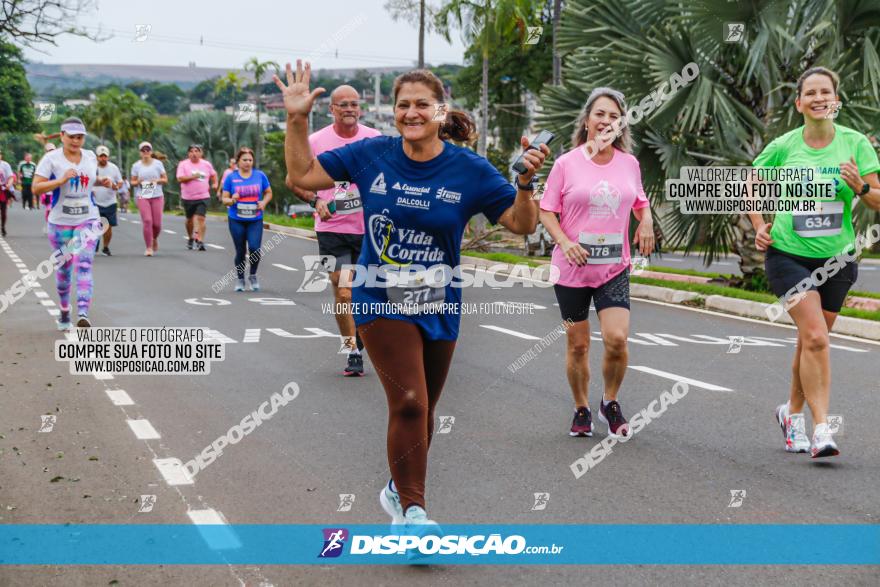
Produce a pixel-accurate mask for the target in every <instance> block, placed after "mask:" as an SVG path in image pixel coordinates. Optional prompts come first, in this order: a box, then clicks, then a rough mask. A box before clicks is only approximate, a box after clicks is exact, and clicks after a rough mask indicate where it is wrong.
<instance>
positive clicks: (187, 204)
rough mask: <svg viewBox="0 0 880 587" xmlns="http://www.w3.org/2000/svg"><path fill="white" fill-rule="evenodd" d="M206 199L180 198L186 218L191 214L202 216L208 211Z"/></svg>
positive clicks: (191, 215) (190, 216)
mask: <svg viewBox="0 0 880 587" xmlns="http://www.w3.org/2000/svg"><path fill="white" fill-rule="evenodd" d="M208 200H209V198H205V199H203V200H181V202H183V211H184V212H186V217H187V218H192V217H193V216H204V215H206V214H207V213H208Z"/></svg>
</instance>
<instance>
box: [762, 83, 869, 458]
mask: <svg viewBox="0 0 880 587" xmlns="http://www.w3.org/2000/svg"><path fill="white" fill-rule="evenodd" d="M839 83H840V80H839V78H838V76H837V74H836V73H834V72H833V71H831V70H829V69H826V68H824V67H812V68H810V69H808V70H807V71H805V72H804V73H803V74H801V76H800V78H798V81H797V99H796V100H795V107H796V108H797V111H798V112H799V113H800V114H801V115H802V116H803V119H804V124H803V126H800V127H798V128H796V129H794V130H792V131H790V132H787V133H785V134H784V135H782V136H781V137H779V138H777V139H775V140H774V141H772V142H771V143H770V144H769V145H767V146H766V147H765V148H764V150H763V151H761V154H760V155H758V157H757V158H756V159H755V161H754V163H753V165H754V166H755V167H795V168H813V169H816V170H817V173H818V177H820V178H822V179H826V180H827V179H833V180H834V184H835V186H836V188H837V193H836V198H835V200H834V201H830V202H829V201H823V202H822V203H821V207H822V210H821V211H820V212H818V213H804V214H793V213H791V212H787V213H783V212H779V213H777V214H776V216H775V217H774V219H773V222H765V221H764V218H763V216H762V215H761V214H749V219H750V220H751V222H752V226H754V228H755V231H756V234H755V246H756V247H757V248H758V250H760V251H767V254H766V257H765V259H764V269H765V273H766V275H767V281H768V282H769V283H770V289H772V290H773V293H774V295H776V296H778V297H780V298H782V297H784V296H786V294H787V292H789V291H791V290H792V289H793V288H796V287H797V285H798V284H799V283H800V282H802V281H804V280H806V282H807V283H810V284H811V286H810V288H809V290H808V291H806V292H804V293H803V297H802V299H799V300H792V301H794V302H795V303H794V305H793V306H791V307H789V308H788V313H789V315H790V316H791V319H792V320H793V321H794V323H795V325H796V326H797V330H798V339H797V347H796V348H795V352H794V362H793V363H792V369H791V371H792V380H791V389H790V391H789V400H788V402H787V403H784V404H782V405H780V406H777V408H776V421H777V422H778V423H779V426H780V427H781V428H782V433H783V435H784V436H785V450H786V451H788V452H795V453H798V452H807V451H809V452H810V455H811V456H812V458H820V457H831V456H836V455H838V454H840V450H839V448H838V447H837V443H836V442H834V438H833V435H832V433H831V432H830V429H829V427H828V423H827V419H828V406H829V404H830V401H831V356H830V352H829V344H830V340H829V333H830V332H831V329H832V327H833V326H834V321H835V320H836V319H837V315H838V314H839V313H840V309H841V308H842V307H843V303H844V301H845V300H846V296H847V293H848V292H849V289H850V288H851V287H852V285H853V284H854V283H855V282H856V279H857V278H858V270H859V266H858V261H857V260H856V258H855V254H854V251H855V249H856V246H855V241H856V235H855V230H854V229H853V220H852V209H853V206H854V204H855V202H856V201H857V200H858V199H861V201H862V202H863V203H864V205H865V206H868V207H869V208H871V209H872V210H880V180H878V179H877V172H878V170H880V161H878V159H877V153H876V151H874V148H873V147H872V146H871V142H870V141H869V140H868V138H867V137H866V136H865V135H863V134H862V133H860V132H858V131H855V130H853V129H851V128H847V127H845V126H841V125H839V124H835V122H834V117H835V114H836V112H837V110H838V109H839V107H840V96H838V94H837V88H838V85H839ZM851 253H852V254H851ZM838 255H842V257H840V258H841V259H842V260H843V261H845V262H846V263H845V265H844V266H843V268H842V269H840V270H839V271H837V272H835V273H834V274H832V273H831V272H830V271H826V279H824V280H822V281H821V282H819V283H817V281H819V279H815V278H814V277H813V275H817V276H818V274H814V273H813V272H814V271H816V270H817V269H819V268H820V267H822V266H823V265H825V262H826V261H827V260H828V259H830V258H832V257H836V256H838ZM818 277H821V276H818ZM804 402H806V404H807V405H808V406H809V407H810V412H811V413H812V415H813V436H812V439H809V438H808V437H807V435H806V420H805V418H804Z"/></svg>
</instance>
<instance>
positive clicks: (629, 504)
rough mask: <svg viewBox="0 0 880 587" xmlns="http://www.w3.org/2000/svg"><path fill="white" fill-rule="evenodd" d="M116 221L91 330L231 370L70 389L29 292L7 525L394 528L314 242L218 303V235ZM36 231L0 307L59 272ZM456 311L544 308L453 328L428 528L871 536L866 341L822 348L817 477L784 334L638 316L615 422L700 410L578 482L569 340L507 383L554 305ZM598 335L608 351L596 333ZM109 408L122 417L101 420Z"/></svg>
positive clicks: (282, 581) (851, 578)
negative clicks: (160, 336) (279, 404)
mask: <svg viewBox="0 0 880 587" xmlns="http://www.w3.org/2000/svg"><path fill="white" fill-rule="evenodd" d="M121 217H123V218H125V220H124V221H122V222H120V226H119V227H118V228H117V229H116V230H115V231H114V239H113V243H112V245H111V248H112V250H113V256H112V257H103V256H99V257H98V258H97V259H96V262H95V282H96V289H95V295H94V303H93V307H92V312H91V318H92V321H93V324H94V325H96V326H161V325H173V326H199V327H208V328H211V329H213V330H214V331H216V333H215V336H217V337H220V338H223V339H225V340H226V342H227V343H228V344H227V345H226V348H227V355H228V356H227V358H226V360H225V361H223V362H220V363H214V364H213V366H212V369H211V373H210V375H208V376H202V377H196V376H161V377H160V376H152V377H149V376H116V377H115V378H114V379H112V380H98V379H96V378H95V377H93V376H72V375H70V374H69V373H68V368H67V364H66V363H62V362H58V361H56V360H55V358H54V351H53V344H54V341H55V340H56V339H58V338H59V337H60V336H61V335H60V334H59V333H58V332H57V331H56V330H55V327H54V322H53V317H52V316H51V315H50V314H49V312H51V311H53V310H55V309H56V308H55V306H54V305H53V304H50V303H49V302H52V301H53V300H54V301H55V302H57V296H56V294H55V288H54V283H53V280H52V278H51V277H50V278H49V279H47V280H44V281H42V282H41V287H42V289H41V290H37V291H38V292H39V291H42V292H45V294H48V295H47V296H46V295H44V296H40V295H39V294H38V293H36V292H30V293H28V294H27V295H26V296H25V297H24V298H22V299H21V300H19V301H18V302H17V303H15V304H14V305H13V306H12V307H11V308H10V309H8V310H6V311H5V312H4V313H2V314H0V349H2V352H0V370H2V371H0V372H2V373H3V376H2V379H0V434H2V436H0V462H2V464H3V466H2V471H3V474H2V475H0V523H3V524H24V523H54V524H58V523H67V522H71V523H120V524H121V523H152V524H166V523H167V524H170V523H181V524H182V523H189V522H190V521H193V520H205V519H221V520H226V521H228V522H229V523H232V524H245V523H247V524H260V523H292V524H294V523H321V524H328V525H331V524H353V523H386V522H387V516H385V514H384V513H383V512H382V510H381V508H380V506H379V504H378V503H377V501H376V499H375V496H376V494H377V493H378V491H379V489H380V488H381V487H382V484H383V483H384V482H385V481H386V479H387V477H388V472H387V461H386V456H385V426H386V418H387V412H386V403H385V398H384V394H383V392H382V390H381V387H380V385H379V381H378V379H377V378H376V376H375V373H374V372H373V370H372V367H371V365H370V362H369V360H367V361H366V369H367V375H366V376H365V377H364V378H360V379H346V378H344V377H342V375H341V370H342V367H343V366H344V356H343V355H338V354H336V352H337V349H338V347H339V342H338V337H337V336H336V335H335V332H336V331H335V322H334V321H333V318H332V316H331V315H329V314H326V313H324V312H323V311H322V304H325V303H328V302H330V295H329V293H327V292H324V293H297V292H296V289H297V287H298V286H299V285H300V283H301V281H302V278H303V268H304V266H303V261H302V257H303V255H309V254H315V253H316V249H317V246H316V243H315V242H314V241H311V240H309V239H303V238H297V237H286V238H283V239H282V240H280V243H279V244H278V245H277V246H276V247H275V248H274V249H273V250H272V251H271V252H270V253H268V254H267V255H266V256H265V258H264V260H263V263H262V266H261V269H260V276H261V282H262V286H263V291H261V292H259V293H258V294H255V293H251V292H245V293H235V292H233V291H231V288H230V287H227V288H226V289H225V290H223V291H220V292H219V293H215V292H214V291H212V288H211V286H212V284H214V283H215V282H216V281H217V280H218V279H220V278H221V277H222V276H223V275H224V274H225V273H227V272H228V271H229V270H231V269H232V255H233V249H232V244H231V241H230V238H229V235H228V231H227V230H226V228H225V225H224V222H223V221H222V219H215V218H212V219H210V221H209V230H208V234H207V242H209V243H210V244H212V245H214V246H213V247H211V248H209V250H208V251H206V252H195V251H187V250H186V249H185V247H184V240H183V234H184V230H183V219H182V218H180V217H176V216H168V217H166V219H165V225H164V228H165V229H166V230H170V231H173V234H171V233H165V234H163V235H162V237H161V238H160V243H161V247H160V249H159V252H158V255H157V256H156V257H154V258H150V259H148V258H144V257H143V256H142V254H143V242H142V240H141V237H140V226H139V225H137V224H134V222H133V221H135V220H137V216H136V215H131V214H129V215H127V216H121ZM41 219H42V214H40V215H39V216H38V215H37V213H28V212H24V211H21V210H20V209H17V210H14V211H13V212H12V216H11V218H10V223H9V229H8V230H9V236H8V237H7V238H6V239H5V242H6V243H7V244H8V245H9V247H10V248H11V250H12V251H13V255H15V256H17V257H18V258H19V259H20V261H19V265H16V264H15V263H14V262H13V258H11V257H10V255H9V254H7V253H6V252H3V251H0V276H2V278H0V288H2V289H0V291H5V290H6V289H7V288H8V287H9V286H10V285H11V284H12V282H13V281H15V280H16V279H18V277H19V274H20V272H19V269H25V270H30V269H34V268H35V267H36V266H37V265H38V264H39V263H40V262H41V261H42V260H44V259H46V258H47V257H48V255H49V253H50V249H49V247H48V244H47V242H46V239H45V236H44V235H42V234H40V226H41V222H40V220H41ZM273 234H274V233H270V232H266V233H265V235H264V242H266V241H267V239H269V238H272V236H273ZM279 238H280V237H279ZM20 265H24V268H22V267H21V266H20ZM293 269H295V270H293ZM464 301H465V302H472V303H478V304H479V303H483V304H493V303H495V304H496V305H495V306H494V307H495V308H502V309H503V308H507V309H508V311H513V306H505V305H504V302H508V301H509V302H516V303H531V304H533V306H532V313H530V314H521V313H507V314H503V313H493V314H488V313H482V314H478V315H473V316H468V317H465V318H464V320H463V323H462V329H461V338H460V340H459V343H458V347H457V349H456V353H455V358H454V361H453V365H452V369H451V372H450V375H449V378H448V381H447V384H446V387H445V391H444V396H443V397H442V398H441V400H440V403H439V406H438V409H437V414H438V416H439V417H441V418H448V417H449V416H452V417H454V423H452V426H451V430H450V431H449V432H447V433H443V434H437V435H436V437H435V439H434V443H433V446H432V451H431V457H430V463H429V474H428V485H427V487H428V492H427V500H428V511H429V513H430V514H431V517H432V518H434V519H436V520H438V521H440V522H441V523H443V522H445V523H511V524H516V523H530V524H535V523H538V524H541V523H547V524H551V523H555V524H579V523H583V524H635V523H648V524H659V523H663V524H677V523H700V524H713V523H758V524H764V523H798V524H800V523H805V524H806V523H816V524H824V523H871V524H874V523H877V519H878V516H880V506H878V504H880V489H878V485H877V479H878V478H880V466H878V463H880V448H878V447H880V431H878V427H877V426H876V424H875V423H874V421H873V409H872V406H873V407H876V405H877V393H878V391H880V389H878V378H877V367H876V357H877V352H878V345H876V344H872V343H868V342H864V341H857V340H854V339H848V338H845V337H834V338H833V340H832V342H833V344H834V347H833V348H832V351H831V358H832V364H833V367H834V373H833V387H832V389H833V395H832V410H831V411H832V413H835V414H841V415H843V416H844V418H845V425H844V428H843V435H842V436H841V437H840V438H839V443H840V445H841V449H842V455H841V456H840V457H837V458H835V459H829V460H826V461H825V462H821V463H817V462H813V461H811V460H810V459H809V458H808V457H807V456H805V455H791V454H787V453H785V452H784V450H783V447H782V438H781V434H780V432H779V429H778V427H777V425H776V424H775V420H774V418H773V409H774V407H775V406H776V405H777V404H778V403H781V402H782V401H784V400H785V398H786V397H787V395H788V387H789V371H790V362H791V356H792V349H793V339H792V337H793V336H794V334H795V333H794V331H793V330H792V329H790V328H787V327H784V326H776V325H771V324H767V323H760V322H756V321H751V320H747V319H737V318H732V317H728V316H722V315H718V314H714V313H709V312H703V311H696V310H689V309H685V308H680V307H673V306H667V305H663V304H658V303H650V302H643V301H634V302H633V311H632V327H631V343H630V346H629V352H630V356H629V363H630V369H629V370H628V372H627V375H626V379H625V381H624V385H623V389H622V392H621V400H622V406H623V409H624V411H625V413H627V414H630V415H631V414H633V413H635V412H636V411H638V410H641V409H642V408H644V407H645V406H646V405H647V404H648V403H649V402H650V401H651V400H652V399H654V398H656V397H658V396H659V395H660V393H661V392H662V391H663V390H667V389H670V387H671V385H672V384H673V382H674V381H675V380H680V379H683V378H686V379H687V380H689V381H690V388H689V389H690V391H689V393H688V395H687V396H686V397H685V398H683V399H682V400H681V401H679V402H678V403H677V404H675V405H674V406H673V407H671V408H670V409H669V411H668V412H666V413H665V414H664V415H663V416H662V418H660V419H658V420H656V421H654V422H652V423H651V424H650V425H649V426H647V427H646V428H645V429H644V430H643V431H642V432H641V433H640V434H639V435H638V437H637V438H635V439H633V440H632V441H630V442H628V443H626V444H625V445H618V447H615V449H614V453H613V454H612V455H609V456H608V457H607V458H606V459H605V461H603V462H602V463H600V464H599V465H598V466H597V467H596V468H595V469H593V470H591V471H589V472H588V473H587V474H586V475H584V476H583V477H581V478H580V479H576V478H575V477H574V476H573V474H572V472H571V470H570V468H569V465H570V464H571V463H572V462H573V461H574V460H575V459H577V458H578V457H580V456H582V455H583V454H584V453H585V452H588V451H589V450H590V448H591V447H592V446H594V445H595V444H597V443H598V442H600V441H601V440H602V438H604V436H605V428H604V426H602V425H601V424H598V425H597V429H598V431H597V433H596V434H595V435H594V436H593V437H592V438H589V439H584V438H580V439H573V438H570V437H569V436H568V427H569V425H570V421H571V414H572V405H571V396H570V392H569V390H568V385H567V382H566V379H565V373H564V352H565V347H564V341H563V340H561V339H560V340H558V341H557V342H554V343H552V344H550V345H549V346H548V347H547V348H544V349H543V351H542V352H540V353H539V354H538V355H537V357H536V358H535V359H533V360H531V361H529V362H527V363H526V364H524V365H523V366H522V368H521V369H519V370H517V371H516V372H515V373H511V371H510V370H509V369H508V366H509V365H511V364H512V363H513V362H514V361H516V360H517V359H518V358H519V357H520V356H521V355H523V353H525V352H526V351H527V350H528V349H530V348H532V347H533V345H534V344H535V343H536V342H538V340H537V339H540V338H541V337H544V336H545V335H548V334H549V333H551V332H552V331H553V330H554V329H555V328H556V327H557V326H558V325H559V323H560V317H559V314H558V309H557V308H556V307H555V306H554V303H555V298H554V296H553V292H552V290H548V289H542V288H536V287H531V288H529V287H523V286H522V285H518V286H517V287H514V288H502V289H492V288H489V287H485V288H473V289H470V290H467V291H465V293H464ZM591 321H592V322H593V329H594V330H597V331H598V321H597V320H596V319H595V315H592V316H591ZM730 336H744V337H748V338H746V339H745V341H744V342H745V343H746V344H745V345H744V346H742V348H741V349H740V352H729V351H731V350H732V349H731V346H730V342H729V337H730ZM601 351H602V343H601V339H599V337H598V336H597V337H595V340H594V343H593V344H592V348H591V353H590V365H591V369H592V373H593V381H592V383H591V386H590V388H591V405H592V407H593V410H594V413H595V412H596V411H597V407H598V405H597V404H598V401H599V394H600V393H601ZM872 374H873V375H872ZM290 381H295V382H297V384H298V385H299V387H300V389H301V393H300V395H299V397H298V398H297V399H296V400H295V401H294V402H292V403H291V404H290V405H289V406H287V407H285V408H282V409H281V410H280V411H279V413H278V414H277V415H275V416H274V417H273V418H272V419H271V420H270V421H267V422H265V423H264V424H263V425H262V426H260V427H259V428H258V429H257V430H256V431H254V432H253V433H252V434H250V435H249V436H247V437H246V438H245V439H243V440H242V441H241V442H239V443H238V444H237V445H235V446H234V447H231V448H229V449H227V450H226V451H225V452H224V454H223V455H222V456H221V457H220V458H218V459H217V460H216V461H215V462H214V463H212V464H211V465H210V466H208V467H207V468H206V469H205V470H204V471H202V472H201V473H199V475H198V476H197V478H196V479H195V482H194V483H193V484H191V485H172V484H169V479H168V478H166V476H165V475H164V474H163V472H162V470H160V468H159V466H157V461H158V462H159V463H162V462H164V461H163V459H169V458H177V459H181V460H182V461H186V460H188V459H190V458H192V457H194V456H195V455H196V454H198V453H199V452H200V451H201V450H202V449H203V448H204V447H205V446H206V445H207V444H209V443H210V442H212V441H213V440H214V439H215V438H217V437H219V436H221V435H223V434H225V433H226V431H227V430H228V429H229V427H230V426H231V425H233V424H235V423H238V422H239V421H240V420H241V419H242V417H243V416H245V415H246V414H248V413H250V412H251V411H253V410H255V409H256V408H257V406H258V405H260V403H261V402H263V401H265V400H266V399H268V398H269V396H270V395H271V394H272V393H274V392H276V391H280V390H281V389H282V388H283V387H284V386H285V384H287V383H288V382H290ZM118 389H122V390H124V391H125V395H126V396H127V397H128V398H130V403H128V402H125V401H124V399H125V398H122V400H120V398H121V396H120V395H119V393H118V392H116V391H113V390H118ZM108 392H110V393H109V394H108ZM111 395H112V396H113V397H114V398H115V400H116V401H117V402H120V401H121V403H124V404H127V405H114V402H113V401H111ZM46 414H52V415H55V416H56V421H55V423H54V428H53V429H52V431H51V432H49V433H40V432H38V429H39V428H40V425H41V418H40V416H41V415H46ZM126 420H147V421H149V423H150V425H151V427H152V428H153V429H154V430H155V431H156V433H157V435H158V436H159V437H158V438H152V439H146V440H145V439H142V438H139V437H138V436H139V435H140V436H144V435H143V434H142V432H139V433H138V434H135V430H134V429H133V428H131V425H130V424H129V425H127V424H126ZM447 422H449V420H447ZM732 490H745V491H746V497H745V499H744V501H743V502H742V505H741V507H734V508H731V507H728V506H729V504H730V496H731V491H732ZM536 492H547V493H549V496H550V497H549V504H548V506H547V507H546V509H544V510H541V511H533V510H532V507H533V505H534V499H533V496H534V493H536ZM340 494H354V495H355V496H356V498H355V501H354V504H353V507H352V508H351V510H350V511H347V512H340V511H337V509H338V507H339V495H340ZM141 495H155V496H156V502H155V506H154V507H153V509H152V511H150V512H139V511H138V509H139V500H140V498H139V496H141ZM585 539H588V538H585ZM816 540H821V537H820V536H817V537H816ZM798 547H799V545H797V544H792V545H791V548H798ZM595 548H596V549H597V551H601V549H602V548H603V545H602V543H601V542H599V541H597V542H596V544H595ZM878 578H880V571H878V569H877V568H876V567H827V566H810V567H766V566H739V567H735V566H726V567H712V566H627V567H622V566H590V567H574V566H561V567H552V566H548V567H533V566H530V567H504V566H466V567H442V566H432V567H429V568H413V567H397V566H370V567H345V566H326V567H286V566H261V567H257V566H235V565H229V566H225V567H224V566H213V567H206V566H145V567H116V566H84V567H57V566H53V567H0V585H36V584H39V585H107V584H119V585H169V584H171V585H178V584H181V585H182V584H186V585H211V586H216V585H241V584H246V585H269V584H271V585H319V584H320V585H327V584H332V585H337V584H346V585H392V584H401V583H402V582H410V583H412V584H418V585H456V586H463V585H481V586H482V585H509V584H517V585H547V584H563V583H566V584H574V583H575V582H580V581H588V582H589V581H603V582H606V583H612V584H623V585H656V584H673V583H674V584H694V585H731V584H736V585H739V584H742V585H754V584H760V585H764V584H780V583H794V582H796V581H797V582H807V581H809V582H811V583H821V582H824V581H834V582H837V583H846V584H851V585H876V584H877V582H878ZM111 581H117V582H118V583H111Z"/></svg>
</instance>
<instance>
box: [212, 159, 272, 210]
mask: <svg viewBox="0 0 880 587" xmlns="http://www.w3.org/2000/svg"><path fill="white" fill-rule="evenodd" d="M222 189H223V191H224V192H229V195H235V194H238V202H236V203H235V204H233V205H231V206H230V207H229V217H230V218H232V219H234V220H244V221H245V222H250V221H253V220H260V219H262V218H263V211H262V210H260V208H259V207H258V206H257V204H258V203H259V202H260V200H262V199H263V193H264V192H265V191H266V190H268V189H269V178H268V177H266V174H265V173H263V172H262V171H260V170H259V169H252V170H251V175H250V177H242V176H241V174H240V173H239V172H238V170H237V169H236V170H235V171H233V172H232V173H230V174H229V175H227V176H226V179H225V180H224V181H223V188H222Z"/></svg>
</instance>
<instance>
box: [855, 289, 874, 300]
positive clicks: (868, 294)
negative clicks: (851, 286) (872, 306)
mask: <svg viewBox="0 0 880 587" xmlns="http://www.w3.org/2000/svg"><path fill="white" fill-rule="evenodd" d="M849 295H851V296H858V297H860V298H874V299H875V300H880V293H877V292H875V291H850V292H849Z"/></svg>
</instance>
